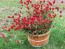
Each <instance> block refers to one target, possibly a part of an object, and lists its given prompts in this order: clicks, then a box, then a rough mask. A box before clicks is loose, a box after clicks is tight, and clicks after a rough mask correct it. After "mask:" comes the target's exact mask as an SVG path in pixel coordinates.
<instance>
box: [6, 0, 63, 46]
mask: <svg viewBox="0 0 65 49" xmlns="http://www.w3.org/2000/svg"><path fill="white" fill-rule="evenodd" d="M55 3H56V1H55V0H53V1H52V2H50V1H45V0H39V1H35V0H34V1H32V0H26V1H22V0H20V4H21V8H20V12H19V13H18V14H15V15H13V16H8V18H9V19H12V22H11V24H10V27H9V26H8V27H7V28H8V31H10V30H11V29H14V30H21V29H22V30H25V31H26V32H27V36H28V41H29V42H30V44H31V45H32V46H35V47H38V46H42V45H46V44H47V43H48V41H49V36H50V28H51V25H52V22H53V20H54V19H55V18H56V13H55V10H57V11H59V12H60V13H62V11H61V10H60V9H59V7H58V6H54V5H55ZM23 7H24V8H26V9H25V12H26V13H24V12H21V10H24V8H23ZM23 14H27V15H26V16H23ZM16 16H17V17H16ZM60 16H61V15H60Z"/></svg>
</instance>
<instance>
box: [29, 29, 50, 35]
mask: <svg viewBox="0 0 65 49" xmlns="http://www.w3.org/2000/svg"><path fill="white" fill-rule="evenodd" d="M50 31H51V29H50V30H49V31H48V32H46V33H43V34H39V35H33V34H30V33H28V34H29V35H31V36H45V35H47V34H49V33H50Z"/></svg>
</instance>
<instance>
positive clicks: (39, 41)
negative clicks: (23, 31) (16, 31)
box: [28, 31, 50, 47]
mask: <svg viewBox="0 0 65 49" xmlns="http://www.w3.org/2000/svg"><path fill="white" fill-rule="evenodd" d="M49 36H50V31H48V32H47V33H44V34H41V35H32V34H30V33H28V41H29V43H30V44H31V45H32V46H34V47H40V46H43V45H46V44H47V43H48V41H49Z"/></svg>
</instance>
